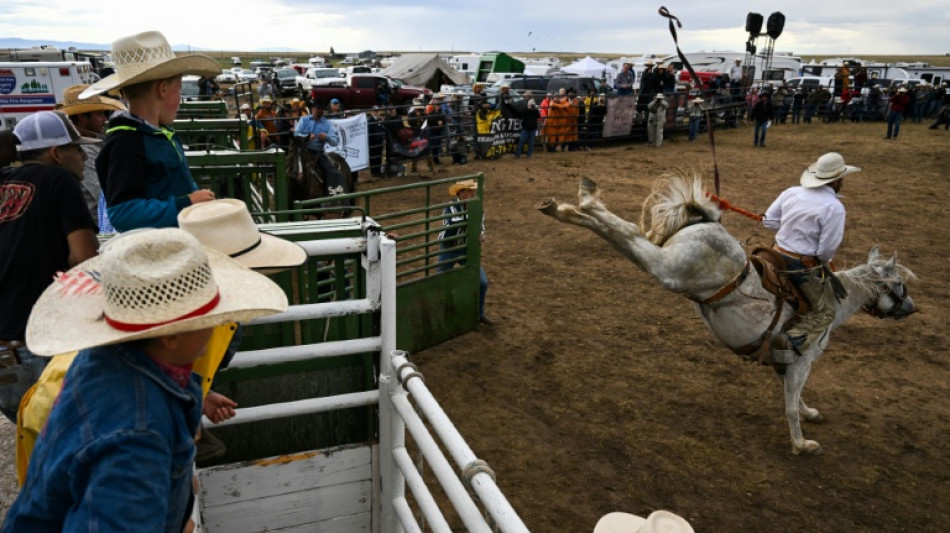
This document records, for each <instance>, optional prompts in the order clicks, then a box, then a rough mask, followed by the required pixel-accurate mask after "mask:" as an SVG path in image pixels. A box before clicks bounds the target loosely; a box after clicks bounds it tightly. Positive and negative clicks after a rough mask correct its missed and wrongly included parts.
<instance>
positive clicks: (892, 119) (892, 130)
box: [887, 111, 903, 139]
mask: <svg viewBox="0 0 950 533" xmlns="http://www.w3.org/2000/svg"><path fill="white" fill-rule="evenodd" d="M901 118H903V113H901V112H900V111H888V112H887V138H888V139H891V138H894V139H896V138H897V134H898V133H900V132H901Z"/></svg>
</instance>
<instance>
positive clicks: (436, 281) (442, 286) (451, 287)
mask: <svg viewBox="0 0 950 533" xmlns="http://www.w3.org/2000/svg"><path fill="white" fill-rule="evenodd" d="M462 179H475V180H476V181H477V182H478V184H479V190H478V194H477V196H476V197H475V198H474V199H472V200H470V201H469V202H468V211H469V217H468V222H467V227H466V234H467V235H470V236H477V235H479V233H480V231H481V220H482V198H483V196H482V186H483V182H484V175H483V174H481V173H479V174H473V175H466V176H458V177H453V178H445V179H440V180H431V181H425V182H421V183H411V184H406V185H399V186H396V187H387V188H383V189H376V190H373V191H363V192H355V193H350V194H346V195H338V196H335V197H334V199H336V200H345V199H351V200H353V201H354V202H355V203H356V205H357V206H360V207H362V209H363V210H365V213H366V214H367V216H370V217H371V218H372V219H373V220H374V221H375V222H376V223H377V224H379V225H380V227H381V228H382V229H383V231H386V232H389V233H393V234H395V235H396V237H395V240H396V254H397V257H396V260H397V265H396V266H397V274H396V275H397V281H398V288H397V297H396V306H397V316H398V317H399V322H398V324H397V325H396V328H397V336H396V342H397V346H398V347H399V349H401V350H407V351H409V352H415V351H419V350H423V349H425V348H428V347H430V346H435V345H436V344H439V343H442V342H445V341H447V340H449V339H452V338H454V337H457V336H459V335H462V334H463V333H466V332H468V331H472V330H473V329H475V328H476V327H477V326H478V297H479V296H478V277H479V276H478V274H479V266H480V264H481V242H480V240H479V239H478V238H468V239H466V244H465V247H464V248H462V249H463V250H464V252H465V254H464V258H465V265H464V266H456V267H455V268H454V269H453V270H451V271H449V272H445V273H439V272H438V268H439V263H438V256H439V248H440V245H441V242H440V241H439V238H438V235H439V232H440V231H441V230H442V229H443V224H442V220H443V219H444V218H445V216H444V215H443V214H442V210H443V208H444V207H445V206H446V205H448V204H449V203H451V202H452V201H454V199H453V198H452V197H450V196H448V195H447V192H446V191H447V189H448V187H449V185H451V184H452V183H454V182H456V181H458V180H462ZM324 201H326V200H325V199H322V198H318V199H314V200H308V201H305V202H298V203H296V204H295V206H294V207H295V208H296V209H311V210H314V211H319V210H320V209H319V208H317V207H314V206H319V205H320V204H321V203H322V202H324ZM384 205H386V206H388V205H400V206H402V209H400V210H393V209H386V212H383V211H382V210H381V208H380V207H379V206H384Z"/></svg>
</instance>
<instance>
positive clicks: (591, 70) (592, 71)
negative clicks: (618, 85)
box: [561, 56, 617, 87]
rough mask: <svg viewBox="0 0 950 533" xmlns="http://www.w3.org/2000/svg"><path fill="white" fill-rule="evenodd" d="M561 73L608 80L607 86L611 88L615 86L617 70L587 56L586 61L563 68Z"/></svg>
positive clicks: (579, 61) (582, 60) (576, 62)
mask: <svg viewBox="0 0 950 533" xmlns="http://www.w3.org/2000/svg"><path fill="white" fill-rule="evenodd" d="M561 71H562V72H570V73H572V74H577V75H578V76H589V77H592V78H606V79H607V85H608V86H611V87H612V86H613V84H614V76H615V75H616V74H617V69H615V68H613V67H611V66H610V65H605V64H604V63H601V62H600V61H597V60H596V59H594V58H592V57H590V56H587V57H585V58H584V59H578V60H577V61H575V62H573V63H571V64H570V65H568V66H566V67H562V68H561Z"/></svg>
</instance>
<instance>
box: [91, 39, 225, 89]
mask: <svg viewBox="0 0 950 533" xmlns="http://www.w3.org/2000/svg"><path fill="white" fill-rule="evenodd" d="M112 60H113V61H114V62H115V74H112V75H111V76H107V77H105V78H103V79H101V80H99V81H97V82H96V83H94V84H92V85H91V86H90V87H89V88H88V89H86V90H85V91H83V92H82V93H81V94H80V95H79V98H80V99H86V98H89V97H90V96H93V95H96V94H100V93H104V92H106V91H113V90H116V89H121V88H123V87H128V86H129V85H135V84H138V83H143V82H146V81H153V80H164V79H167V78H171V77H172V76H178V75H182V74H194V75H196V76H217V75H218V74H221V67H220V66H219V65H218V62H217V61H215V60H214V59H211V58H210V57H208V56H206V55H204V54H191V55H187V56H181V57H178V56H176V55H175V52H173V51H172V47H171V46H170V45H169V44H168V40H166V39H165V36H164V35H162V34H161V33H160V32H157V31H147V32H143V33H138V34H135V35H130V36H128V37H123V38H121V39H119V40H118V41H115V42H113V43H112Z"/></svg>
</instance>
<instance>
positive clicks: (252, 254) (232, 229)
mask: <svg viewBox="0 0 950 533" xmlns="http://www.w3.org/2000/svg"><path fill="white" fill-rule="evenodd" d="M178 227H180V228H181V229H183V230H185V231H187V232H188V233H190V234H192V235H194V236H195V237H196V238H197V239H198V241H199V242H200V243H201V244H202V245H204V246H206V247H208V248H211V249H214V250H217V251H219V252H221V253H224V254H227V255H228V256H229V257H231V258H232V259H234V260H235V261H237V262H238V263H241V264H242V265H244V266H246V267H248V268H254V269H261V270H281V269H285V268H291V267H297V266H300V265H302V264H304V263H305V262H306V261H307V251H306V250H304V249H303V248H301V247H300V245H297V244H294V243H292V242H290V241H285V240H284V239H280V238H278V237H274V236H273V235H268V234H266V233H263V232H261V231H258V229H257V225H256V224H254V219H253V218H251V213H250V212H249V211H248V210H247V205H246V204H245V203H244V202H242V201H240V200H235V199H233V198H225V199H222V200H213V201H210V202H201V203H197V204H194V205H191V206H188V207H186V208H184V209H182V210H181V212H180V213H178Z"/></svg>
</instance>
